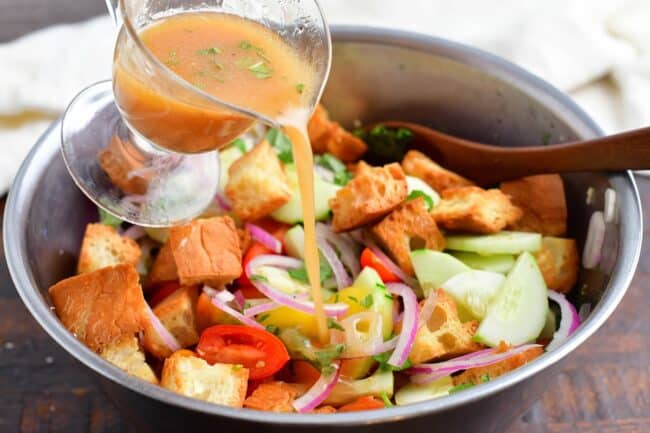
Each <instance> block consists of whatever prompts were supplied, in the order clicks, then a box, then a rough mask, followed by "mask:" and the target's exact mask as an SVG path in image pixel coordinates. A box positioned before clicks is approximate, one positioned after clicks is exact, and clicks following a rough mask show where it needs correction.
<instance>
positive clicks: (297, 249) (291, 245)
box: [284, 225, 305, 260]
mask: <svg viewBox="0 0 650 433" xmlns="http://www.w3.org/2000/svg"><path fill="white" fill-rule="evenodd" d="M284 248H285V249H286V250H287V254H289V255H290V256H291V257H295V258H296V259H301V260H305V231H304V229H303V228H302V226H301V225H295V226H293V227H291V228H290V229H289V230H287V232H286V233H285V234H284Z"/></svg>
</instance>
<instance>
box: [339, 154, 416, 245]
mask: <svg viewBox="0 0 650 433" xmlns="http://www.w3.org/2000/svg"><path fill="white" fill-rule="evenodd" d="M406 194H407V186H406V176H404V172H403V171H402V168H401V167H400V166H399V164H397V163H392V164H388V165H385V166H383V167H372V168H370V169H367V170H364V171H363V172H362V173H360V174H359V175H357V176H356V177H355V178H354V179H352V180H351V181H350V182H348V184H347V185H345V186H344V187H343V188H341V189H340V190H339V191H338V192H337V193H336V197H334V198H332V199H330V202H329V203H330V207H331V208H332V213H333V215H334V218H333V220H332V227H333V229H334V231H335V232H344V231H348V230H353V229H356V228H358V227H361V226H363V225H366V224H370V223H374V222H375V221H377V220H379V219H381V218H383V217H384V216H385V215H387V214H388V213H389V212H391V211H392V210H393V209H395V208H396V207H397V206H399V204H400V203H402V202H403V201H404V199H405V198H406Z"/></svg>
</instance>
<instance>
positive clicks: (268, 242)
mask: <svg viewBox="0 0 650 433" xmlns="http://www.w3.org/2000/svg"><path fill="white" fill-rule="evenodd" d="M246 230H248V231H249V232H250V234H251V238H253V239H254V240H256V241H257V242H259V243H260V244H262V245H264V246H265V247H266V248H268V249H269V250H271V251H273V252H274V253H276V254H280V253H282V242H280V241H279V240H278V239H277V238H276V237H275V236H273V235H272V234H271V233H269V232H267V231H266V230H264V229H263V228H262V227H260V226H256V225H255V224H251V223H247V224H246Z"/></svg>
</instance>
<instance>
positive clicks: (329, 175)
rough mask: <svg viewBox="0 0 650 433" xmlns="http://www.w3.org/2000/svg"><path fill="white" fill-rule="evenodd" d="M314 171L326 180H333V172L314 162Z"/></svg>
mask: <svg viewBox="0 0 650 433" xmlns="http://www.w3.org/2000/svg"><path fill="white" fill-rule="evenodd" d="M314 171H315V172H316V173H317V174H318V175H319V176H320V177H321V179H323V180H324V181H326V182H330V183H332V182H334V172H333V171H332V170H328V169H326V168H325V167H323V166H322V165H318V164H314Z"/></svg>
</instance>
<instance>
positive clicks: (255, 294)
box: [236, 284, 266, 299]
mask: <svg viewBox="0 0 650 433" xmlns="http://www.w3.org/2000/svg"><path fill="white" fill-rule="evenodd" d="M236 287H237V290H241V293H242V295H244V298H246V299H263V298H266V296H264V295H263V294H262V292H260V291H259V290H257V289H256V288H255V286H253V285H252V284H251V285H249V286H236Z"/></svg>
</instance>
